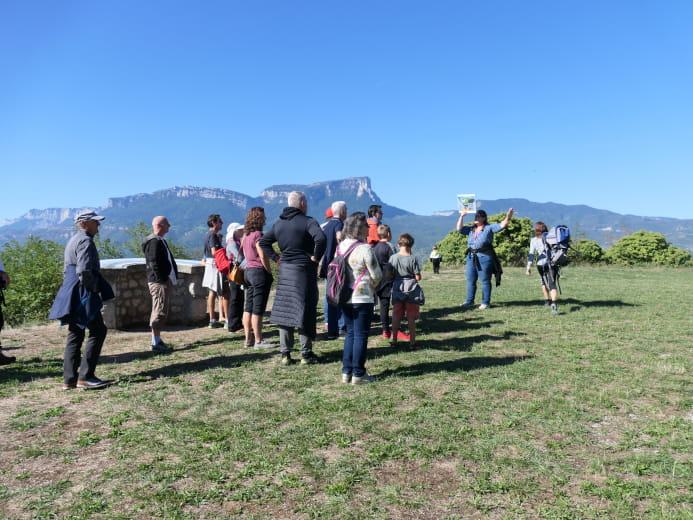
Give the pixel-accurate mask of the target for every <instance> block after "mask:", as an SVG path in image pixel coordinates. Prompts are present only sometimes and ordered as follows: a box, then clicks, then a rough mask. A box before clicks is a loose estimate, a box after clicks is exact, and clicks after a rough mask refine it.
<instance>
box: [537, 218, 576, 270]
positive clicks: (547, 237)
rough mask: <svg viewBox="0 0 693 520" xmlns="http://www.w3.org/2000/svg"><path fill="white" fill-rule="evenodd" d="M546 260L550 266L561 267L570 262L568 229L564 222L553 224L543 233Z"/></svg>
mask: <svg viewBox="0 0 693 520" xmlns="http://www.w3.org/2000/svg"><path fill="white" fill-rule="evenodd" d="M543 242H544V247H545V250H546V261H547V263H548V264H549V265H550V266H551V267H563V266H565V265H568V264H569V263H570V258H569V257H568V249H570V229H568V226H566V225H564V224H560V225H558V226H554V227H552V228H551V229H549V230H548V232H546V233H544V236H543Z"/></svg>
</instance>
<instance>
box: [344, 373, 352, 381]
mask: <svg viewBox="0 0 693 520" xmlns="http://www.w3.org/2000/svg"><path fill="white" fill-rule="evenodd" d="M342 383H351V374H342Z"/></svg>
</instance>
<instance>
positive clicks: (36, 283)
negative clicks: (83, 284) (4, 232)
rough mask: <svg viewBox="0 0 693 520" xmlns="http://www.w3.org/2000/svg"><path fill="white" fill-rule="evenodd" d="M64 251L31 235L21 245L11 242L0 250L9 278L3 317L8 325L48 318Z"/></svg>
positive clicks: (55, 244)
mask: <svg viewBox="0 0 693 520" xmlns="http://www.w3.org/2000/svg"><path fill="white" fill-rule="evenodd" d="M63 251H64V249H63V246H61V245H60V244H57V243H55V242H53V241H51V240H43V239H41V238H39V237H34V236H29V238H28V239H27V241H26V242H25V243H24V244H20V243H19V242H17V241H16V240H12V241H10V242H7V243H6V244H5V245H4V246H3V247H2V253H1V254H2V259H3V263H4V264H5V271H6V272H7V274H8V275H9V276H10V286H9V287H8V288H7V290H6V291H5V303H6V307H5V309H4V310H3V314H4V315H5V319H6V320H7V322H8V323H9V324H10V325H19V324H21V323H24V322H25V321H30V320H37V319H46V318H47V317H48V311H49V310H50V307H51V305H52V303H53V300H54V299H55V295H56V294H57V292H58V288H59V287H60V284H61V283H62V281H63Z"/></svg>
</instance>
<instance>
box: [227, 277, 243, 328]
mask: <svg viewBox="0 0 693 520" xmlns="http://www.w3.org/2000/svg"><path fill="white" fill-rule="evenodd" d="M229 285H230V286H231V296H230V298H229V315H228V316H227V317H226V320H227V321H226V324H227V328H228V329H229V330H230V331H234V330H239V329H242V328H243V307H245V290H244V289H243V287H242V286H241V285H238V284H237V283H233V282H229Z"/></svg>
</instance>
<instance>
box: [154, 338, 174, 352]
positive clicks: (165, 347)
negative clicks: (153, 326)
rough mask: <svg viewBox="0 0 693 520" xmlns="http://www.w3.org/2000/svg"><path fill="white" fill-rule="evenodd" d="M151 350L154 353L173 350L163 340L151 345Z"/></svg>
mask: <svg viewBox="0 0 693 520" xmlns="http://www.w3.org/2000/svg"><path fill="white" fill-rule="evenodd" d="M152 352H153V353H154V354H170V353H171V352H173V349H172V348H171V347H169V346H168V345H167V344H166V343H164V342H163V341H160V342H159V344H158V345H152Z"/></svg>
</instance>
